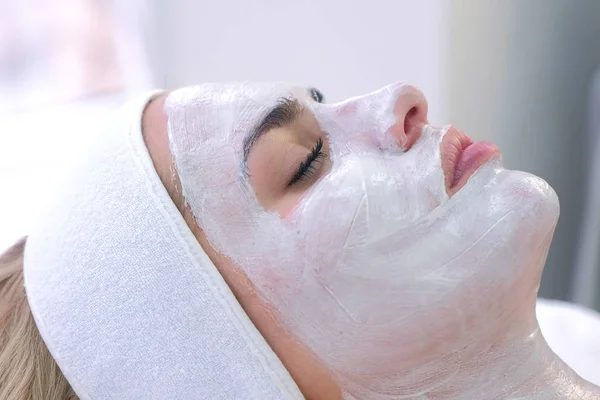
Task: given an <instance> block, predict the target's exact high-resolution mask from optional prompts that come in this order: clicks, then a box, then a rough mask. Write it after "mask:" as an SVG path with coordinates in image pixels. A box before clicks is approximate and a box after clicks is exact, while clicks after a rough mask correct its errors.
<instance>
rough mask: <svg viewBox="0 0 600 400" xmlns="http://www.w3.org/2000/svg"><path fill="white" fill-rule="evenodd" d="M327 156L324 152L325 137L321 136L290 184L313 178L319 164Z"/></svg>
mask: <svg viewBox="0 0 600 400" xmlns="http://www.w3.org/2000/svg"><path fill="white" fill-rule="evenodd" d="M325 156H326V154H325V153H324V152H323V139H322V138H319V139H318V140H317V143H316V144H315V147H313V148H312V150H311V151H310V153H308V155H307V156H306V159H305V160H304V161H302V162H301V163H300V166H299V167H298V170H297V171H296V173H295V174H294V176H293V177H292V179H291V180H290V183H289V184H288V186H293V185H294V184H296V183H298V182H302V181H305V180H307V179H310V178H312V177H313V176H314V174H315V172H316V171H318V169H319V168H318V167H319V164H320V163H321V161H322V159H323V157H325Z"/></svg>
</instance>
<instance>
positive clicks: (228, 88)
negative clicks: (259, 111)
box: [192, 82, 310, 107]
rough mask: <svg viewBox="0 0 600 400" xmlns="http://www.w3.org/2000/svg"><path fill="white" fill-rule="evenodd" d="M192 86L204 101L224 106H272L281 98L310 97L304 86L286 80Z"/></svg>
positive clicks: (307, 98)
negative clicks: (204, 96) (246, 104)
mask: <svg viewBox="0 0 600 400" xmlns="http://www.w3.org/2000/svg"><path fill="white" fill-rule="evenodd" d="M193 88H196V91H197V92H198V94H200V95H202V94H204V95H206V96H207V98H206V99H205V100H206V101H208V102H211V101H212V102H214V104H215V105H220V106H224V107H227V106H232V107H233V106H236V104H244V103H252V104H254V105H256V106H264V107H273V106H274V105H275V104H276V103H277V102H278V101H279V100H280V99H281V98H290V97H293V98H297V99H299V100H309V99H310V93H309V90H308V89H307V88H306V87H302V86H299V85H294V84H290V83H286V82H229V83H207V84H203V85H199V86H196V87H192V89H193Z"/></svg>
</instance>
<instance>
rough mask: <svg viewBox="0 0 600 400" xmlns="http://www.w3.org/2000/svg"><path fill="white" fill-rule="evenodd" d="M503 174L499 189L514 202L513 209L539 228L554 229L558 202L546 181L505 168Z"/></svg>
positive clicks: (558, 207)
mask: <svg viewBox="0 0 600 400" xmlns="http://www.w3.org/2000/svg"><path fill="white" fill-rule="evenodd" d="M503 174H504V175H505V176H504V177H503V179H502V182H501V190H502V191H503V192H504V195H505V196H507V197H508V200H509V201H512V202H514V206H515V211H516V212H518V213H519V214H520V215H522V217H523V218H524V220H525V221H527V220H529V221H530V223H532V224H534V223H535V224H539V226H538V228H539V229H540V230H552V231H554V228H555V226H556V223H557V222H558V217H559V215H560V203H559V200H558V196H557V195H556V192H555V191H554V189H553V188H552V187H551V186H550V185H549V184H548V182H546V181H545V180H544V179H542V178H540V177H539V176H536V175H533V174H530V173H527V172H522V171H511V170H505V171H504V172H503ZM525 221H524V222H525Z"/></svg>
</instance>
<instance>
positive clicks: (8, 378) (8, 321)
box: [0, 238, 78, 400]
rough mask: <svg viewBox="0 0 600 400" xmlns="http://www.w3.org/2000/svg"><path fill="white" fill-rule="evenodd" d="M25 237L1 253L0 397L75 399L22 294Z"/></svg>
mask: <svg viewBox="0 0 600 400" xmlns="http://www.w3.org/2000/svg"><path fill="white" fill-rule="evenodd" d="M26 240H27V239H26V238H23V239H21V240H19V241H18V242H17V243H16V244H15V245H13V246H12V247H11V248H9V249H8V250H7V251H6V252H5V253H4V254H2V255H1V256H0V399H2V400H25V399H27V400H77V399H78V397H77V395H76V394H75V392H74V391H73V389H72V388H71V385H69V382H67V379H66V378H65V377H64V375H63V374H62V372H61V371H60V369H59V368H58V365H56V362H55V361H54V359H53V358H52V355H50V352H49V351H48V348H47V347H46V345H45V344H44V341H43V340H42V338H41V336H40V334H39V332H38V330H37V327H36V325H35V321H34V320H33V316H32V315H31V311H30V309H29V304H28V303H27V296H26V295H25V287H24V285H23V250H24V249H25V243H26Z"/></svg>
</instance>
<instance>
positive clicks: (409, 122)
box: [404, 106, 419, 136]
mask: <svg viewBox="0 0 600 400" xmlns="http://www.w3.org/2000/svg"><path fill="white" fill-rule="evenodd" d="M418 114H419V109H418V108H417V107H416V106H415V107H413V108H411V109H410V110H408V112H407V113H406V116H405V117H404V133H405V134H406V135H407V136H409V135H410V134H411V133H412V132H413V130H414V129H415V128H418V125H419V118H418Z"/></svg>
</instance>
